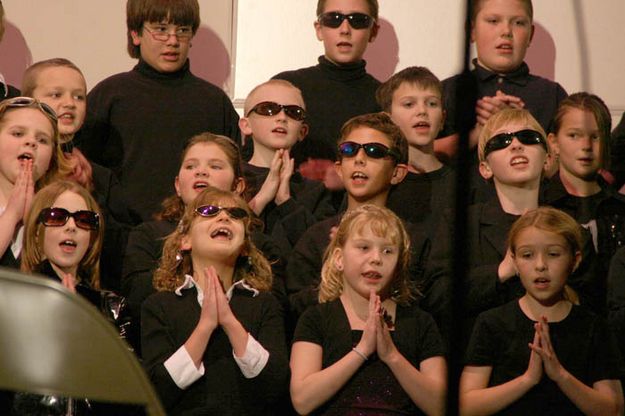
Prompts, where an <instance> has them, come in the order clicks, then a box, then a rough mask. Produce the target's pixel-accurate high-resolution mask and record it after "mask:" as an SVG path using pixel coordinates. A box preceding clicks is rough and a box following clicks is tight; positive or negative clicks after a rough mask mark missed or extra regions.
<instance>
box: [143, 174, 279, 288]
mask: <svg viewBox="0 0 625 416" xmlns="http://www.w3.org/2000/svg"><path fill="white" fill-rule="evenodd" d="M209 204H211V205H224V204H232V205H235V206H237V207H239V208H243V209H244V210H245V211H247V213H248V218H247V219H244V220H243V221H244V224H245V238H244V242H243V247H242V248H241V252H240V253H239V257H238V259H237V263H236V265H235V270H234V278H233V283H234V282H237V281H239V280H242V279H245V281H246V283H247V284H249V285H250V286H252V287H254V288H255V289H257V290H260V291H269V290H271V285H272V275H271V266H270V264H269V261H267V259H266V258H265V257H264V256H263V254H262V253H261V252H260V251H259V250H258V249H257V248H256V246H255V245H254V243H253V242H252V238H251V233H252V231H253V230H254V229H255V227H256V225H257V222H256V221H255V220H254V219H253V218H254V217H253V213H252V211H251V210H250V209H249V207H248V206H247V203H246V202H245V201H244V200H243V199H242V198H241V197H240V196H238V195H236V194H234V193H232V192H227V191H222V190H220V189H217V188H213V187H210V186H209V187H208V188H206V189H205V190H203V191H202V192H201V193H200V194H199V195H198V196H197V197H196V198H195V199H194V200H193V202H192V203H190V204H189V205H187V207H186V209H185V211H184V214H183V216H182V218H181V219H180V222H179V223H178V227H177V228H176V230H175V231H174V232H173V233H171V234H170V235H169V236H168V237H167V239H166V240H165V245H164V247H163V256H162V258H161V262H160V265H159V267H158V269H157V270H156V272H155V274H154V288H155V289H156V290H159V291H170V292H173V291H174V290H175V289H176V288H177V287H179V286H180V285H181V284H182V283H183V282H184V280H185V275H187V274H193V262H192V260H191V252H192V251H193V249H191V251H181V250H180V247H181V243H182V239H183V237H184V236H186V235H187V234H188V233H189V231H190V230H191V227H192V226H193V222H194V220H195V219H196V218H197V216H198V214H197V213H196V212H195V210H196V208H198V207H201V206H202V205H209Z"/></svg>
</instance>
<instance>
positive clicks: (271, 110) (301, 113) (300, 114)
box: [245, 101, 306, 121]
mask: <svg viewBox="0 0 625 416" xmlns="http://www.w3.org/2000/svg"><path fill="white" fill-rule="evenodd" d="M282 110H284V114H286V115H287V116H289V117H291V118H292V119H293V120H296V121H302V120H304V119H305V118H306V110H304V109H303V108H302V107H300V106H299V105H282V104H278V103H274V102H273V101H263V102H262V103H258V104H256V105H255V106H254V107H252V109H251V110H250V111H248V112H247V115H246V116H245V117H249V115H250V114H252V113H256V114H260V115H261V116H275V115H276V114H280V111H282Z"/></svg>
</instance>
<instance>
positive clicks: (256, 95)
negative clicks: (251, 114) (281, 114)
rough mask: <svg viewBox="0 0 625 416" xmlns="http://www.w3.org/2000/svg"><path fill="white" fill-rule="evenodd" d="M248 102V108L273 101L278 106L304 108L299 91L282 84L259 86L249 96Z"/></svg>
mask: <svg viewBox="0 0 625 416" xmlns="http://www.w3.org/2000/svg"><path fill="white" fill-rule="evenodd" d="M248 101H249V107H250V108H251V107H253V106H255V105H256V104H258V103H262V102H263V101H274V102H276V103H278V104H283V105H287V104H290V105H299V106H300V107H304V99H303V98H302V94H301V93H300V91H299V90H298V89H297V88H295V87H292V86H290V85H285V84H282V83H275V84H274V83H269V84H265V85H262V86H260V87H259V88H257V89H256V91H254V92H253V93H252V94H251V96H250V97H249V98H248Z"/></svg>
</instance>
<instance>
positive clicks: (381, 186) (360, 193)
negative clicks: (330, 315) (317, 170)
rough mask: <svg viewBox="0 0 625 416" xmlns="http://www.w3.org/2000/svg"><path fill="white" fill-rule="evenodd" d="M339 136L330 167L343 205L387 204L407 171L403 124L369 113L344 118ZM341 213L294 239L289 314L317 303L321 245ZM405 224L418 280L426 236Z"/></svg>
mask: <svg viewBox="0 0 625 416" xmlns="http://www.w3.org/2000/svg"><path fill="white" fill-rule="evenodd" d="M340 137H341V138H340V140H339V144H338V147H337V152H338V154H339V159H338V160H337V161H336V162H335V164H334V168H335V170H336V173H337V174H338V176H339V177H340V178H341V180H342V181H343V184H344V186H345V190H346V193H347V207H346V211H351V210H353V209H356V208H358V207H361V206H363V205H365V204H372V205H377V206H385V205H386V202H387V198H388V194H389V191H390V190H391V188H392V187H393V186H394V185H397V184H398V183H400V182H401V181H402V180H403V179H404V177H405V176H406V161H407V155H408V144H407V142H406V138H405V137H404V135H403V134H402V132H401V130H400V129H399V128H398V127H397V126H396V125H395V124H394V123H393V121H392V120H391V118H390V117H389V116H388V114H386V113H372V114H364V115H361V116H356V117H354V118H352V119H350V120H348V121H347V122H346V123H345V124H344V125H343V128H342V129H341V136H340ZM342 216H343V213H340V214H338V215H336V216H334V217H331V218H328V219H327V220H325V221H321V222H319V223H318V224H315V225H314V226H312V227H311V228H309V229H308V231H306V233H305V234H304V235H303V236H302V238H301V239H300V240H299V241H298V242H297V244H296V246H295V248H294V250H293V253H292V255H291V257H290V258H289V261H288V264H287V280H286V286H287V293H288V295H289V303H290V305H291V310H292V313H291V317H295V316H299V315H300V314H301V313H302V312H303V311H304V310H305V309H306V308H307V307H308V306H310V305H314V304H317V303H318V295H319V292H318V286H319V276H320V274H321V265H322V262H323V256H324V251H325V249H326V247H327V246H328V244H329V243H330V236H331V233H332V232H333V228H334V227H336V226H337V225H338V224H339V222H340V220H341V217H342ZM405 225H406V229H407V231H408V233H409V235H410V239H411V262H410V273H411V278H412V279H413V281H415V284H416V285H417V286H419V284H420V282H421V272H422V270H423V265H424V264H425V260H426V256H427V252H428V248H429V240H427V238H426V236H425V233H424V231H423V229H422V227H420V226H417V225H415V224H412V223H405Z"/></svg>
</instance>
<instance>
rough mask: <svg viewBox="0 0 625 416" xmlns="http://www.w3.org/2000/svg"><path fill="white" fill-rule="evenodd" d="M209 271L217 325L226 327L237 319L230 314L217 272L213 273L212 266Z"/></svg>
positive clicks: (228, 304)
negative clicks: (211, 274) (211, 272)
mask: <svg viewBox="0 0 625 416" xmlns="http://www.w3.org/2000/svg"><path fill="white" fill-rule="evenodd" d="M211 269H212V270H213V272H214V273H213V276H212V285H213V290H214V292H215V300H216V308H217V317H218V321H219V325H221V326H223V327H226V326H228V325H229V324H231V323H233V322H234V321H236V319H237V318H236V317H235V316H234V314H233V313H232V309H230V303H229V302H228V298H227V297H226V294H225V293H224V288H223V286H222V285H221V280H219V276H217V272H215V269H214V268H213V267H212V266H211Z"/></svg>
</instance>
